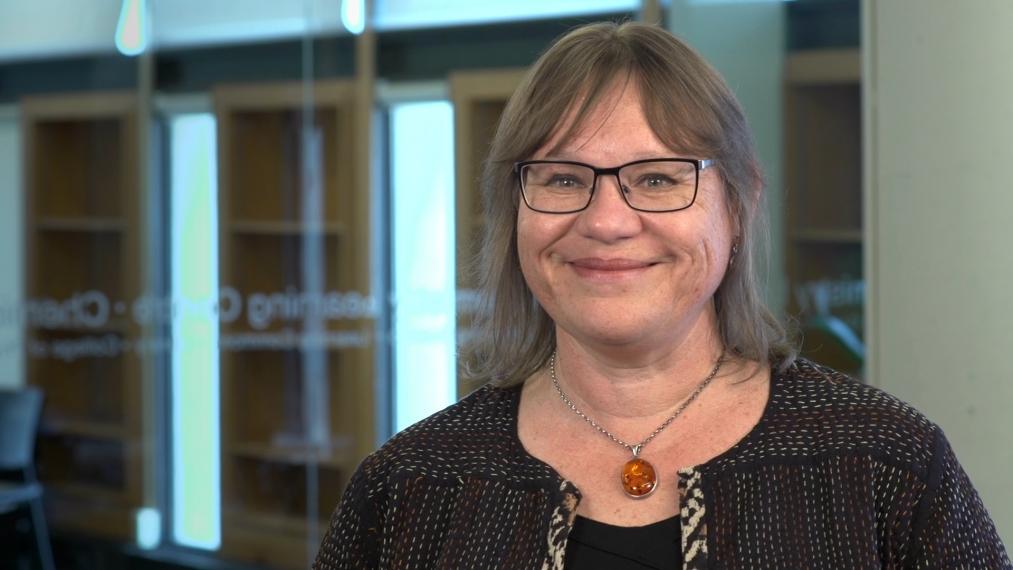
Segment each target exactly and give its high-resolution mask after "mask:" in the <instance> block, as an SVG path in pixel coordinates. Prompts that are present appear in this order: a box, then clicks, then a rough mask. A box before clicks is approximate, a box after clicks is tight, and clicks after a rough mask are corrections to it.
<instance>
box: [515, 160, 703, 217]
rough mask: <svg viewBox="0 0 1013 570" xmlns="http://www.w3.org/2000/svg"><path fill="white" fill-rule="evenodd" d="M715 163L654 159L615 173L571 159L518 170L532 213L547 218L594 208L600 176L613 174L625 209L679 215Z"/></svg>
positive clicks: (521, 166) (517, 167) (532, 164)
mask: <svg viewBox="0 0 1013 570" xmlns="http://www.w3.org/2000/svg"><path fill="white" fill-rule="evenodd" d="M713 164H714V161H713V160H699V159H693V158H652V159H648V160H636V161H633V162H628V163H626V164H623V165H621V166H615V167H612V168H596V167H594V166H591V165H590V164H584V163H581V162H571V161H568V160H525V161H523V162H518V163H517V164H515V165H514V172H516V173H517V179H518V181H519V183H520V186H521V196H523V198H524V203H525V204H527V206H528V208H531V209H532V210H534V211H536V212H543V213H546V214H570V213H573V212H579V211H581V210H583V209H585V208H587V207H588V206H589V205H590V204H591V198H593V197H594V190H595V188H596V187H597V185H598V177H599V176H602V175H607V174H611V175H613V176H615V177H616V180H617V181H618V182H619V188H620V189H621V192H620V194H621V195H622V197H623V200H625V201H626V204H627V205H629V207H630V208H633V209H634V210H638V211H641V212H676V211H679V210H685V209H686V208H688V207H690V206H692V205H693V201H694V200H696V191H697V188H698V187H699V184H700V171H702V170H704V169H706V168H708V167H710V166H712V165H713Z"/></svg>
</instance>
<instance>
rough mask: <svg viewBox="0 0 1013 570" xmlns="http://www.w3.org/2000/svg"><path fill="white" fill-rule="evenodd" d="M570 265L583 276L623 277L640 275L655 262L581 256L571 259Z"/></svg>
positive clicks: (599, 277)
mask: <svg viewBox="0 0 1013 570" xmlns="http://www.w3.org/2000/svg"><path fill="white" fill-rule="evenodd" d="M569 265H570V267H572V268H573V270H574V272H576V273H577V275H580V276H581V277H586V278H592V279H623V278H628V277H633V276H636V275H639V274H640V273H642V272H644V271H646V270H647V269H649V268H650V267H652V266H653V265H654V263H652V262H649V261H642V260H638V259H627V258H601V257H581V258H578V259H571V260H570V262H569Z"/></svg>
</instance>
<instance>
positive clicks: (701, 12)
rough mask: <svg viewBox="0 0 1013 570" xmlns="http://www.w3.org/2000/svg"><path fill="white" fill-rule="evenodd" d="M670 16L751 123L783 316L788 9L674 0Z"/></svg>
mask: <svg viewBox="0 0 1013 570" xmlns="http://www.w3.org/2000/svg"><path fill="white" fill-rule="evenodd" d="M669 10H670V12H669V29H670V30H671V31H672V33H674V34H676V35H678V36H679V37H680V38H682V39H684V40H686V41H687V42H688V43H689V44H690V45H691V46H693V48H695V49H696V50H697V51H699V52H700V53H701V54H702V55H703V56H704V58H706V59H707V61H709V62H710V63H711V64H712V65H713V66H714V67H715V68H717V70H718V71H719V72H721V74H722V75H724V77H725V79H726V80H727V81H728V84H729V85H730V86H731V88H732V90H733V91H734V92H735V95H736V97H738V99H739V102H740V103H741V104H742V107H743V109H744V110H745V112H746V116H747V118H748V119H749V125H750V127H751V128H752V130H753V135H754V137H755V141H756V147H757V152H758V153H759V155H760V160H761V161H762V163H763V168H764V171H765V173H766V176H767V198H768V202H767V206H768V211H769V213H770V245H771V251H770V263H769V267H770V272H769V275H768V277H767V303H768V305H769V306H770V308H771V309H772V310H773V311H774V312H775V314H778V315H780V314H782V313H783V312H784V308H785V303H786V302H787V298H788V293H787V278H786V275H785V265H784V264H785V261H784V239H785V238H784V228H783V226H784V219H783V218H784V215H783V212H784V199H783V196H784V182H783V180H784V177H783V175H782V163H783V158H782V157H783V151H782V148H783V146H784V145H783V143H782V132H783V124H784V122H783V120H782V117H783V113H782V76H783V75H782V72H781V71H782V68H783V67H784V53H785V39H784V38H785V15H784V5H783V4H782V3H781V2H756V1H755V0H746V1H741V0H740V1H736V0H723V1H721V2H714V3H704V2H699V1H698V0H673V1H672V3H671V6H670V8H669Z"/></svg>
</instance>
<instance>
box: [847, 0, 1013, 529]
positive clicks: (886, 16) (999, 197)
mask: <svg viewBox="0 0 1013 570" xmlns="http://www.w3.org/2000/svg"><path fill="white" fill-rule="evenodd" d="M863 11H864V13H865V16H864V18H865V21H864V22H863V34H864V41H865V43H866V47H867V51H866V54H865V60H866V61H865V63H866V72H867V75H866V91H865V96H866V102H867V118H866V126H867V129H866V137H867V138H866V144H867V147H868V148H867V149H866V150H867V157H868V160H867V168H868V171H867V173H866V182H867V184H866V190H865V191H866V207H867V211H866V221H867V224H866V227H867V235H866V243H867V271H866V275H867V276H868V277H867V278H868V285H869V289H868V292H869V307H868V319H867V321H868V327H869V331H868V332H869V335H868V338H869V341H870V346H869V348H870V353H871V356H872V359H871V362H870V363H869V372H870V376H871V379H872V381H873V382H874V383H875V384H877V385H879V386H881V387H883V388H885V389H886V390H888V391H889V392H892V393H893V394H895V395H897V396H899V397H901V398H903V399H905V400H907V401H909V402H911V403H912V404H914V405H915V406H916V407H918V408H919V409H921V410H922V411H924V412H925V413H926V414H927V415H928V416H929V417H930V418H931V419H933V420H934V421H936V422H937V423H939V424H940V425H941V426H942V427H943V429H944V430H945V432H946V434H947V436H948V437H949V439H950V441H951V442H952V443H953V446H954V448H955V449H956V452H957V455H958V456H959V458H960V460H961V462H962V463H963V465H964V467H965V468H966V469H967V471H968V473H969V474H970V476H971V479H972V481H974V483H975V485H976V486H977V488H978V490H979V492H980V493H981V495H982V497H983V499H984V501H985V504H986V506H987V507H988V508H989V510H990V511H991V513H992V515H993V517H994V518H995V520H996V523H997V525H998V527H999V531H1000V533H1001V534H1002V535H1003V537H1004V540H1005V541H1006V543H1007V544H1008V545H1011V546H1013V494H1011V493H1010V492H1009V484H1010V480H1011V477H1010V473H1013V413H1010V409H1011V408H1013V359H1011V356H1013V299H1011V292H1013V170H1011V165H1013V65H1011V64H1010V56H1011V55H1013V34H1011V33H1010V31H1011V30H1013V3H1011V2H1009V0H977V1H976V2H953V1H952V0H893V1H891V2H875V1H873V0H866V1H865V2H864V3H863Z"/></svg>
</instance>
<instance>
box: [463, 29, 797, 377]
mask: <svg viewBox="0 0 1013 570" xmlns="http://www.w3.org/2000/svg"><path fill="white" fill-rule="evenodd" d="M617 81H620V82H626V83H628V82H630V81H633V82H636V84H637V85H638V86H639V87H640V89H639V92H640V98H641V104H642V105H643V108H644V114H645V116H646V118H647V121H648V123H649V124H651V125H653V126H654V129H655V135H656V136H657V137H658V138H659V139H660V140H661V141H662V142H663V143H665V145H666V146H668V147H670V148H673V149H678V150H679V151H681V152H686V153H688V154H689V155H690V156H697V157H702V158H710V159H714V160H715V162H716V164H715V167H716V168H717V170H718V173H719V175H720V176H721V179H722V182H723V183H724V184H723V185H724V190H725V192H726V199H727V202H728V204H729V208H730V213H731V215H732V216H733V217H734V218H735V227H738V228H739V231H740V237H739V252H738V254H737V255H736V256H735V260H734V263H732V264H730V266H729V267H728V269H727V272H726V274H725V276H724V280H723V281H722V283H721V285H720V286H719V287H718V289H717V291H716V292H715V293H714V305H715V309H716V311H717V318H718V326H719V334H720V336H721V339H722V340H723V342H724V345H725V348H726V350H727V351H728V353H729V354H730V355H733V356H735V357H738V358H740V359H744V360H751V361H756V362H761V363H762V362H775V363H778V364H779V365H780V366H787V365H788V364H790V363H791V362H792V361H793V360H794V358H795V355H796V352H797V351H796V349H795V347H794V346H793V344H792V343H791V342H790V341H789V339H788V338H787V335H786V334H785V331H784V328H782V326H781V325H780V323H778V321H777V319H776V318H774V316H773V315H772V314H771V313H770V311H769V310H768V309H767V308H766V306H765V305H764V303H763V300H762V297H761V295H760V287H759V283H758V278H757V275H756V267H755V265H756V259H757V257H758V254H759V253H760V251H759V250H761V249H762V248H763V247H764V246H765V244H766V215H765V210H764V208H763V207H762V204H760V200H761V198H762V189H763V175H762V172H761V170H760V167H759V164H758V161H757V158H756V155H755V151H754V148H753V142H752V137H751V135H750V132H749V127H748V125H747V124H746V119H745V116H744V114H743V112H742V109H741V108H740V106H739V104H738V101H736V99H735V97H734V95H732V93H731V91H730V90H729V88H728V86H727V85H726V84H725V82H724V80H723V79H722V78H721V76H720V75H719V74H718V73H717V71H715V70H714V69H713V68H712V67H711V66H710V65H708V64H707V62H705V61H704V60H703V58H701V57H700V55H698V54H697V53H696V52H695V51H693V50H692V49H691V48H689V47H688V46H687V45H686V44H684V43H682V42H681V41H680V40H678V39H677V38H675V37H674V36H672V35H671V34H670V33H668V32H667V31H665V30H663V29H661V28H659V27H656V26H651V25H646V24H640V23H634V22H626V23H621V24H617V23H598V24H591V25H587V26H583V27H580V28H577V29H575V30H573V31H571V32H569V33H567V34H566V35H564V36H563V37H562V38H560V39H559V40H557V41H556V42H555V44H553V45H552V46H551V47H550V48H549V49H548V51H546V52H545V53H544V54H543V55H542V56H541V57H540V58H539V59H538V61H537V62H535V64H534V66H533V67H532V68H531V70H530V71H529V73H528V74H527V76H526V77H525V78H524V80H523V81H522V82H521V84H520V86H519V87H518V88H517V90H516V91H515V92H514V94H513V96H512V97H511V98H510V101H509V102H508V103H507V106H506V109H505V110H504V112H503V116H502V118H501V120H500V124H499V127H498V129H497V130H496V135H495V137H494V138H493V141H492V145H491V147H490V153H489V159H488V160H487V162H486V163H485V165H484V169H483V173H482V196H483V206H484V213H485V218H486V230H485V234H484V236H483V242H482V247H481V249H480V251H479V253H478V258H477V259H476V260H475V264H474V267H473V275H474V277H475V279H476V280H477V283H478V292H479V306H478V312H477V315H476V319H475V321H474V327H475V328H474V331H473V336H472V338H471V340H470V342H469V343H468V344H467V345H466V346H465V347H464V349H463V352H462V359H461V364H462V366H461V374H462V376H463V377H464V378H465V379H466V380H468V381H471V382H493V383H495V384H497V385H500V386H508V385H515V384H518V383H521V382H523V381H524V380H525V379H526V378H528V377H529V376H531V375H532V374H534V373H535V372H536V371H538V370H539V369H541V368H543V367H544V366H545V365H546V364H547V362H548V359H549V356H550V355H551V354H552V352H553V350H554V349H555V325H554V323H553V321H552V319H551V318H550V317H549V316H548V314H546V312H545V311H544V310H543V309H542V308H541V306H540V305H539V304H538V302H537V301H536V300H535V298H534V295H532V293H531V291H530V290H529V289H528V286H527V284H526V283H525V281H524V277H523V276H522V274H521V269H520V262H519V258H518V254H517V229H516V228H517V208H518V207H519V206H518V205H519V195H518V186H517V180H516V176H515V174H514V171H513V165H514V163H516V162H518V161H521V160H525V159H528V158H530V157H531V156H532V155H533V154H534V153H535V152H536V151H537V149H539V148H541V147H542V146H544V145H545V144H546V142H547V141H548V140H549V139H550V138H551V136H552V135H553V133H555V131H556V130H557V129H560V128H562V120H563V117H567V118H568V121H567V124H568V127H567V132H565V133H563V137H562V138H563V140H566V139H567V138H569V136H571V135H572V134H573V133H574V131H575V130H576V129H578V128H580V126H581V125H582V124H583V121H584V120H585V119H586V118H587V117H588V116H589V115H590V114H591V113H592V112H593V111H594V110H595V109H596V108H597V106H598V105H599V104H601V103H602V99H603V97H606V96H608V94H609V93H610V90H608V89H602V88H601V87H602V86H607V85H610V84H614V83H616V82H617Z"/></svg>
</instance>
